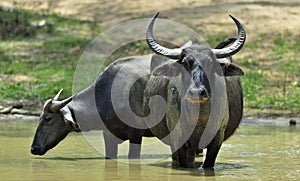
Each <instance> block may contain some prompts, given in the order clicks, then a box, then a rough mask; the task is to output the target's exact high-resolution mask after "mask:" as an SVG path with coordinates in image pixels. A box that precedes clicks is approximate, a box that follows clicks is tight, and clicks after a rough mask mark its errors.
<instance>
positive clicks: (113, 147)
mask: <svg viewBox="0 0 300 181" xmlns="http://www.w3.org/2000/svg"><path fill="white" fill-rule="evenodd" d="M232 41H233V40H232V39H228V40H225V41H224V42H221V43H220V44H219V45H218V46H217V47H216V48H222V47H224V46H226V45H228V44H229V43H232ZM165 60H167V59H166V58H165V57H162V56H158V55H145V56H133V57H126V58H121V59H118V60H116V61H114V62H113V63H112V64H110V65H109V66H108V67H107V68H106V69H105V70H104V71H103V72H102V73H101V74H100V75H99V76H98V78H97V79H96V81H95V82H94V83H92V84H91V85H90V86H88V87H87V88H85V89H84V90H82V91H81V92H79V93H77V94H75V95H73V96H71V97H69V98H66V99H64V100H59V96H60V94H61V91H59V93H58V94H57V95H56V96H55V97H54V98H52V99H49V100H47V101H46V102H45V104H44V106H43V110H42V113H41V116H40V120H39V125H38V128H37V130H36V133H35V136H34V140H33V143H32V145H31V153H32V154H35V155H44V154H45V153H46V152H47V151H48V150H50V149H52V148H53V147H55V146H56V145H57V144H58V143H59V142H60V141H62V140H63V139H64V138H65V137H66V136H67V135H68V133H70V132H80V131H90V130H104V132H103V135H104V141H105V156H106V158H117V149H118V144H120V143H122V142H123V141H125V140H129V142H130V147H129V154H128V157H129V158H139V157H140V150H141V147H140V144H141V141H142V136H146V137H151V136H154V135H153V134H152V132H151V131H150V130H149V129H140V128H134V127H131V126H129V125H127V124H126V123H124V122H123V121H122V120H120V116H119V115H117V114H116V109H119V110H121V111H123V110H122V104H119V105H120V106H119V107H118V105H117V106H116V105H113V102H112V95H111V93H112V92H111V91H112V86H113V82H114V81H115V77H116V75H118V77H123V79H121V80H119V85H118V87H119V89H118V90H122V88H123V86H126V84H129V83H130V81H129V80H128V77H136V78H137V81H136V82H135V83H134V84H133V86H132V87H131V88H130V94H129V95H130V96H129V102H130V108H131V110H132V111H133V112H134V113H135V114H136V115H138V116H141V117H142V116H144V112H143V97H144V95H143V93H144V89H145V87H146V84H147V81H148V78H149V76H150V65H151V64H153V63H154V64H155V62H162V61H165ZM124 67H126V71H120V70H121V69H123V68H124ZM141 72H143V74H144V76H143V77H140V75H141ZM120 92H122V91H120ZM137 124H142V125H143V124H144V123H141V122H138V123H137ZM140 127H143V126H141V125H140ZM144 127H146V126H144Z"/></svg>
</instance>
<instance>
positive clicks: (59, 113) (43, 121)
mask: <svg viewBox="0 0 300 181" xmlns="http://www.w3.org/2000/svg"><path fill="white" fill-rule="evenodd" d="M61 91H62V89H61V90H60V91H59V92H58V94H57V95H56V96H55V97H54V98H52V99H48V100H47V101H46V102H45V104H44V107H43V111H42V113H41V116H40V120H39V125H38V128H37V130H36V133H35V136H34V140H33V143H32V145H31V150H30V151H31V153H32V154H34V155H44V154H45V153H46V152H47V151H48V150H49V149H51V148H53V147H55V146H56V145H57V144H58V143H59V142H60V141H61V140H63V139H64V138H65V137H66V136H67V134H68V133H69V132H71V131H74V130H75V131H79V129H78V125H77V123H75V122H74V120H73V119H72V116H71V114H72V113H71V111H70V110H69V109H68V108H67V107H65V106H66V105H67V104H68V103H69V102H70V101H72V97H73V96H72V97H69V98H67V99H64V100H61V101H59V100H58V98H59V96H60V94H61Z"/></svg>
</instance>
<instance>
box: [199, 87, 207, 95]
mask: <svg viewBox="0 0 300 181" xmlns="http://www.w3.org/2000/svg"><path fill="white" fill-rule="evenodd" d="M199 96H200V97H207V93H206V90H205V89H204V88H200V89H199Z"/></svg>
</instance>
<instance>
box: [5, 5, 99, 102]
mask: <svg viewBox="0 0 300 181" xmlns="http://www.w3.org/2000/svg"><path fill="white" fill-rule="evenodd" d="M0 15H1V19H2V17H3V16H4V17H5V18H6V20H5V21H7V22H9V23H10V24H11V26H12V27H14V26H15V25H14V24H13V23H14V21H15V18H16V17H18V18H19V19H20V20H18V21H21V20H22V22H24V23H23V24H24V25H23V24H21V25H19V26H25V24H26V26H28V27H27V28H30V31H32V33H31V34H30V36H27V35H26V36H25V35H24V34H18V36H13V35H14V34H12V31H10V32H9V33H7V32H6V35H7V36H5V40H6V41H1V42H0V53H1V56H0V58H1V61H0V80H1V81H2V83H1V84H0V98H1V99H17V100H22V99H29V100H36V99H39V100H45V99H47V98H49V97H52V96H53V95H55V94H56V93H57V91H58V90H60V89H61V88H64V91H63V93H62V96H63V97H65V96H69V95H70V94H71V93H72V81H73V73H74V69H75V67H76V64H77V62H78V60H79V58H80V56H81V53H82V52H83V50H84V48H85V47H86V46H87V45H88V43H89V42H90V41H91V40H92V39H93V38H94V37H95V35H97V34H98V33H99V32H100V31H101V28H100V27H99V26H98V25H97V24H96V23H95V22H91V21H82V20H76V19H72V18H65V17H61V16H58V15H55V14H49V15H47V14H38V13H32V12H29V11H24V10H5V11H4V10H3V11H0ZM17 29H18V27H17ZM1 33H4V34H5V32H3V31H2V32H1ZM14 75H23V76H28V77H30V78H31V79H32V80H16V79H8V80H6V79H7V77H14Z"/></svg>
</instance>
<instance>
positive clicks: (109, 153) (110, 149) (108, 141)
mask: <svg viewBox="0 0 300 181" xmlns="http://www.w3.org/2000/svg"><path fill="white" fill-rule="evenodd" d="M103 137H104V144H105V158H106V159H117V156H118V143H117V141H116V140H115V138H114V136H113V135H112V134H111V133H108V132H106V131H103Z"/></svg>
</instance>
